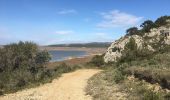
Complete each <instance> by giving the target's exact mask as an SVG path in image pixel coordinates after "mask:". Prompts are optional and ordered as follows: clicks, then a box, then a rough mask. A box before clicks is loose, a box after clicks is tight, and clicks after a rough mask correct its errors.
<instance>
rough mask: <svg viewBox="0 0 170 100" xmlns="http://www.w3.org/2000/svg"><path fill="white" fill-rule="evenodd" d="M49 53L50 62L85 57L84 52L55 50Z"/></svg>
mask: <svg viewBox="0 0 170 100" xmlns="http://www.w3.org/2000/svg"><path fill="white" fill-rule="evenodd" d="M49 53H50V54H51V55H52V60H51V62H54V61H63V60H66V59H69V58H71V57H83V56H85V55H87V52H86V51H62V50H56V51H49Z"/></svg>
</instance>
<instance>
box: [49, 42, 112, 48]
mask: <svg viewBox="0 0 170 100" xmlns="http://www.w3.org/2000/svg"><path fill="white" fill-rule="evenodd" d="M110 44H111V42H91V43H73V44H54V45H48V47H86V48H107V47H109V46H110Z"/></svg>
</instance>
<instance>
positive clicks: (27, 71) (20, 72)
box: [0, 42, 51, 92]
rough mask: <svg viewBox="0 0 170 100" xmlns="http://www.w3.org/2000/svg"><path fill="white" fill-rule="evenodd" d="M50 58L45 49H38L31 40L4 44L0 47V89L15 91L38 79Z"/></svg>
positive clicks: (44, 70)
mask: <svg viewBox="0 0 170 100" xmlns="http://www.w3.org/2000/svg"><path fill="white" fill-rule="evenodd" d="M50 59H51V58H50V55H49V53H48V52H47V51H40V50H39V49H38V46H37V45H36V44H35V43H32V42H19V43H13V44H9V45H6V46H4V47H3V48H1V49H0V76H1V77H0V84H1V86H0V90H1V89H2V90H4V92H10V91H16V90H18V89H22V88H23V87H25V86H26V85H29V84H31V83H35V82H38V81H40V80H41V76H43V74H46V73H44V72H46V63H47V62H49V60H50ZM47 71H48V70H47Z"/></svg>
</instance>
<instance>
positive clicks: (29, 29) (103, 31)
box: [0, 0, 170, 45]
mask: <svg viewBox="0 0 170 100" xmlns="http://www.w3.org/2000/svg"><path fill="white" fill-rule="evenodd" d="M169 4H170V1H169V0H0V45H2V44H7V43H11V42H17V41H20V40H22V41H33V42H36V43H38V44H39V45H48V44H60V43H77V42H81V43H84V42H107V41H109V42H111V41H114V40H116V39H118V38H120V37H121V36H123V35H124V34H125V30H126V29H127V28H129V27H132V26H139V25H140V24H141V22H143V21H144V20H147V19H151V20H155V19H156V18H158V17H160V16H163V15H169V14H170V6H169Z"/></svg>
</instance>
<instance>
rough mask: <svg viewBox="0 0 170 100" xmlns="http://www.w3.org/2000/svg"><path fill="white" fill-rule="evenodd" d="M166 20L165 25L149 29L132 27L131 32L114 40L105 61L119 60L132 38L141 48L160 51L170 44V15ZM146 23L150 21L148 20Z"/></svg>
mask: <svg viewBox="0 0 170 100" xmlns="http://www.w3.org/2000/svg"><path fill="white" fill-rule="evenodd" d="M158 20H159V19H158ZM166 22H167V23H166V24H165V25H159V26H157V27H151V28H149V30H148V31H144V27H143V29H141V30H137V29H136V30H135V28H131V29H129V30H130V33H129V31H128V30H127V34H126V35H125V36H124V37H121V38H120V39H118V40H117V41H115V42H113V43H112V44H111V46H110V47H109V48H108V50H107V52H106V54H105V56H104V60H105V62H112V61H117V58H120V57H121V56H122V51H123V50H124V48H125V45H126V44H127V43H128V42H129V41H130V39H131V38H133V39H134V40H135V42H136V44H137V47H138V49H139V50H141V49H143V48H147V49H148V50H149V51H152V52H155V51H158V49H159V48H160V47H161V46H165V45H170V20H169V17H168V20H167V19H166ZM144 23H145V22H144ZM145 24H148V23H147V22H146V23H145ZM145 27H147V28H148V27H149V25H146V26H145ZM132 33H133V34H132Z"/></svg>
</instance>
